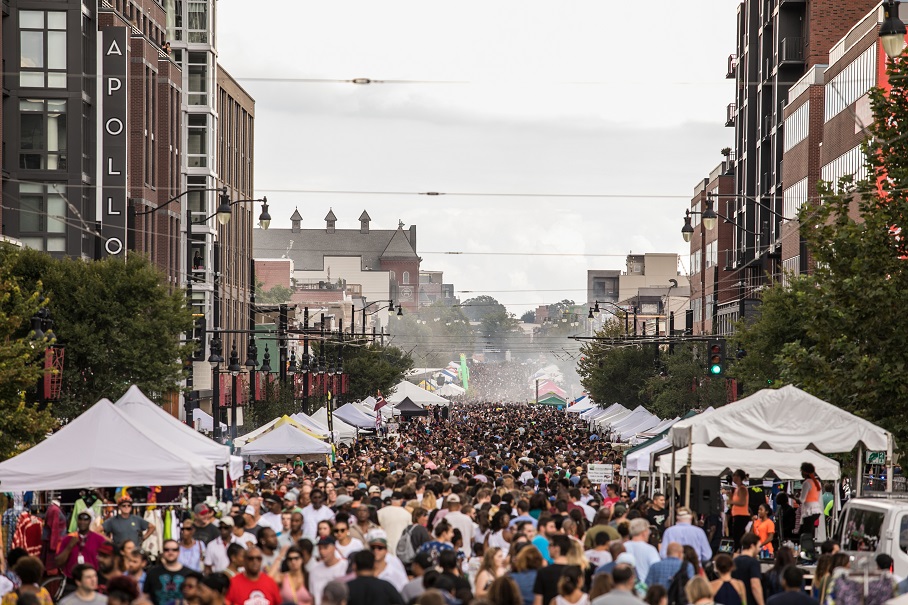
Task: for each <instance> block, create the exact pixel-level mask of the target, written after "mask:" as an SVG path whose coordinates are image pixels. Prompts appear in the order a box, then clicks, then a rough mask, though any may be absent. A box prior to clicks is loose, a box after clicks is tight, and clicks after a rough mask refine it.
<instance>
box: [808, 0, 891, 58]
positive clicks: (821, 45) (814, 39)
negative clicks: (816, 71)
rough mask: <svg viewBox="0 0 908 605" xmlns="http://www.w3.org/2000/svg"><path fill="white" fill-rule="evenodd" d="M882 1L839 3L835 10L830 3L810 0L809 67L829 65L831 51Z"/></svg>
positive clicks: (853, 0)
mask: <svg viewBox="0 0 908 605" xmlns="http://www.w3.org/2000/svg"><path fill="white" fill-rule="evenodd" d="M878 4H879V0H838V1H837V2H836V3H835V8H834V10H832V7H831V6H830V3H829V0H809V2H808V6H807V13H806V14H807V16H806V19H807V23H806V24H805V25H806V27H805V31H807V32H809V34H808V41H807V66H808V68H809V67H812V66H813V65H816V64H823V63H828V62H829V49H831V48H832V47H833V46H834V45H835V44H836V42H838V41H839V40H841V39H842V37H844V36H845V34H846V33H848V30H850V29H851V28H852V27H853V26H854V25H855V24H856V23H857V22H858V21H859V20H860V19H861V18H862V17H863V16H864V15H866V14H867V13H869V12H870V10H871V9H873V7H875V6H877V5H878Z"/></svg>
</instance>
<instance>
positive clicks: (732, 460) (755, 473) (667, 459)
mask: <svg viewBox="0 0 908 605" xmlns="http://www.w3.org/2000/svg"><path fill="white" fill-rule="evenodd" d="M666 441H667V440H666ZM691 461H692V462H691V463H692V465H693V466H692V467H691V473H692V474H694V475H702V476H705V477H720V476H722V475H727V474H730V473H733V472H734V471H735V470H737V469H742V470H743V471H744V472H745V473H747V474H748V476H750V477H754V478H762V477H769V476H774V477H776V478H778V479H783V480H787V479H794V480H800V479H801V463H802V462H810V463H812V464H813V465H814V466H815V467H816V469H817V475H819V476H820V477H823V479H839V478H840V477H841V475H842V471H841V468H840V467H839V463H838V462H836V461H835V460H833V459H831V458H827V457H826V456H824V455H822V454H818V453H817V452H812V451H805V452H801V453H799V455H797V456H792V455H791V454H790V453H787V452H776V451H773V450H763V451H760V453H759V454H756V455H755V454H754V451H753V450H743V449H732V448H727V447H710V446H708V445H703V444H702V443H697V444H694V447H693V453H692V455H691ZM686 467H687V455H686V451H685V452H683V453H682V455H676V456H675V473H680V472H682V471H683V470H685V469H686ZM656 468H657V469H658V470H659V471H660V472H662V473H664V474H670V473H671V469H672V455H671V454H670V453H669V454H662V455H661V456H659V457H658V459H657V461H656Z"/></svg>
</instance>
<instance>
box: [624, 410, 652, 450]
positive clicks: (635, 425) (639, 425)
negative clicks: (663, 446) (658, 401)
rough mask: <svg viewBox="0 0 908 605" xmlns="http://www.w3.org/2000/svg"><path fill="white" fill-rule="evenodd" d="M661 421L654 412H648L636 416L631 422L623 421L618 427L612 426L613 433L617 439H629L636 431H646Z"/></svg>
mask: <svg viewBox="0 0 908 605" xmlns="http://www.w3.org/2000/svg"><path fill="white" fill-rule="evenodd" d="M647 413H648V412H647ZM648 414H649V413H648ZM661 423H662V419H661V418H659V417H658V416H656V415H654V414H649V415H648V416H646V417H641V418H638V419H637V420H635V421H633V422H625V423H623V424H622V425H621V426H620V427H617V428H614V429H613V435H615V437H616V438H617V440H618V441H622V442H623V441H630V440H631V439H632V438H634V437H635V436H636V435H637V433H643V432H646V431H648V430H650V429H652V428H653V427H655V426H658V425H659V424H661ZM635 445H636V444H635Z"/></svg>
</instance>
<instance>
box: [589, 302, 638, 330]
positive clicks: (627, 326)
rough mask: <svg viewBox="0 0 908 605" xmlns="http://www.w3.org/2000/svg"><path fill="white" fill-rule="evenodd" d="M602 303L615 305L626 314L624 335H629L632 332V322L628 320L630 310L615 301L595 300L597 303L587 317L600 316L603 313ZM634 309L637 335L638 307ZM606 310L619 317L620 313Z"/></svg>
mask: <svg viewBox="0 0 908 605" xmlns="http://www.w3.org/2000/svg"><path fill="white" fill-rule="evenodd" d="M600 303H601V304H603V305H612V306H613V307H615V308H616V309H618V310H619V311H621V314H622V315H624V335H625V336H627V335H628V334H629V333H630V324H629V322H628V319H629V311H628V310H627V309H622V308H621V307H619V306H618V305H616V304H615V303H613V302H610V301H607V300H597V301H595V305H594V306H593V307H592V308H591V309H590V313H589V315H587V318H588V319H593V318H596V317H599V315H600V314H601V313H602V309H600V308H599V305H600ZM633 309H634V311H633V312H634V336H636V335H637V307H634V308H633ZM606 312H607V313H609V314H611V315H614V316H615V318H616V319H617V318H618V315H617V314H616V313H614V312H612V311H606Z"/></svg>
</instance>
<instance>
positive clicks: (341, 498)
mask: <svg viewBox="0 0 908 605" xmlns="http://www.w3.org/2000/svg"><path fill="white" fill-rule="evenodd" d="M351 502H353V498H351V497H350V496H346V495H342V496H338V497H337V500H335V501H334V505H335V506H343V505H345V504H350V503H351Z"/></svg>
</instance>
